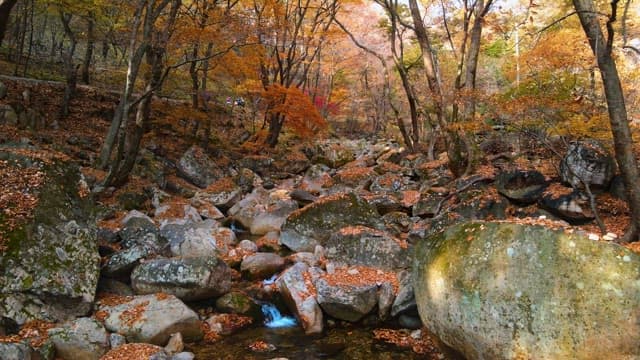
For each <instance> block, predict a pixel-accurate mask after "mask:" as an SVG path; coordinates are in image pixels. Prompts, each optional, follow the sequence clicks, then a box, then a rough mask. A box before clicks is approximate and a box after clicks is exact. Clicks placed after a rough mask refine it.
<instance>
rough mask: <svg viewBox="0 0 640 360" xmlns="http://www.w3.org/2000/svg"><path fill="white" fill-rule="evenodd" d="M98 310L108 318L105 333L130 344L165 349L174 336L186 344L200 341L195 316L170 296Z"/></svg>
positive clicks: (149, 298) (103, 307)
mask: <svg viewBox="0 0 640 360" xmlns="http://www.w3.org/2000/svg"><path fill="white" fill-rule="evenodd" d="M99 310H102V311H105V312H106V314H107V317H106V318H105V321H104V324H105V327H106V328H107V330H109V331H111V332H117V333H119V334H122V335H124V336H125V337H126V338H127V340H128V341H130V342H143V343H149V344H155V345H164V344H166V343H167V341H168V340H169V338H170V337H171V334H175V333H177V332H179V333H181V334H182V336H183V337H184V339H185V341H198V340H200V339H201V338H202V330H201V329H200V325H201V322H200V320H199V318H198V314H196V313H195V312H194V311H193V310H191V309H189V307H187V306H186V305H185V304H184V303H183V302H182V301H180V300H179V299H178V298H176V297H175V296H172V295H145V296H136V297H134V298H133V299H132V300H131V301H129V302H126V303H123V304H119V305H114V306H101V307H100V308H99Z"/></svg>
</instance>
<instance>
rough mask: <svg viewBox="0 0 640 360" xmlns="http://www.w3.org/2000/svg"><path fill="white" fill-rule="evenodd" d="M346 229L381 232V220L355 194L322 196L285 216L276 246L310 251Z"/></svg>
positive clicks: (369, 205)
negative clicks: (362, 228)
mask: <svg viewBox="0 0 640 360" xmlns="http://www.w3.org/2000/svg"><path fill="white" fill-rule="evenodd" d="M350 225H364V226H369V227H372V228H381V227H382V220H381V218H380V215H379V214H378V211H377V210H376V208H375V207H374V206H372V205H371V204H369V203H368V202H367V201H366V200H365V199H363V198H362V197H360V196H358V195H356V194H353V193H343V194H336V195H331V196H325V197H323V198H320V199H319V200H318V201H316V202H314V203H312V204H309V205H307V206H305V207H303V208H302V209H300V210H298V211H296V212H294V213H292V214H291V215H289V217H288V218H287V220H286V222H285V223H284V225H283V226H282V231H281V234H280V242H281V243H282V244H284V245H286V246H287V247H288V248H290V249H291V250H293V251H313V250H314V248H315V247H316V245H320V244H322V243H324V241H326V240H327V239H328V238H329V237H330V236H331V234H333V233H334V232H335V231H337V230H339V229H341V228H343V227H345V226H350Z"/></svg>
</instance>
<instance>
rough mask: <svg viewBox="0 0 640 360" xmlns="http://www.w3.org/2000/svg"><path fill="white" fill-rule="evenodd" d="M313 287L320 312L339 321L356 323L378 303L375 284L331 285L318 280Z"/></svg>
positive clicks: (324, 280) (323, 280) (321, 279)
mask: <svg viewBox="0 0 640 360" xmlns="http://www.w3.org/2000/svg"><path fill="white" fill-rule="evenodd" d="M315 287H316V291H317V301H318V304H319V305H320V307H321V308H322V310H324V312H325V313H327V314H328V315H330V316H332V317H334V318H336V319H340V320H346V321H351V322H356V321H358V320H360V319H362V318H363V317H364V316H365V315H367V314H369V313H370V312H371V311H372V310H373V308H374V307H375V306H376V303H377V302H378V296H377V295H378V294H377V293H378V287H377V286H376V284H371V285H351V284H332V283H330V282H329V281H327V280H326V279H323V278H320V279H318V281H316V282H315Z"/></svg>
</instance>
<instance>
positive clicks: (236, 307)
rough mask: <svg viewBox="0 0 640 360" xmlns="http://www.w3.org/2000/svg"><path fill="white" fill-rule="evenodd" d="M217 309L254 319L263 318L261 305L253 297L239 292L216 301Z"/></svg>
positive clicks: (231, 293)
mask: <svg viewBox="0 0 640 360" xmlns="http://www.w3.org/2000/svg"><path fill="white" fill-rule="evenodd" d="M216 309H217V310H218V311H220V312H223V313H230V314H239V315H244V316H249V317H251V318H253V319H260V318H262V310H261V307H260V305H259V304H258V303H257V302H255V300H253V299H252V298H251V297H249V296H247V295H246V294H244V293H242V292H238V291H232V292H230V293H227V294H225V295H222V296H221V297H219V298H218V299H217V300H216Z"/></svg>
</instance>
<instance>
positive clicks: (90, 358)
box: [48, 318, 109, 360]
mask: <svg viewBox="0 0 640 360" xmlns="http://www.w3.org/2000/svg"><path fill="white" fill-rule="evenodd" d="M48 333H49V338H50V339H51V341H52V342H53V344H54V346H55V349H56V357H58V358H61V359H65V360H98V359H100V358H101V357H102V355H104V354H105V353H106V352H107V351H108V350H109V334H108V333H107V331H106V330H105V328H104V326H103V325H102V324H101V323H100V322H98V321H97V320H95V319H93V318H79V319H77V320H74V321H73V322H71V323H70V324H68V325H66V326H64V327H62V328H54V329H51V330H49V332H48Z"/></svg>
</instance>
